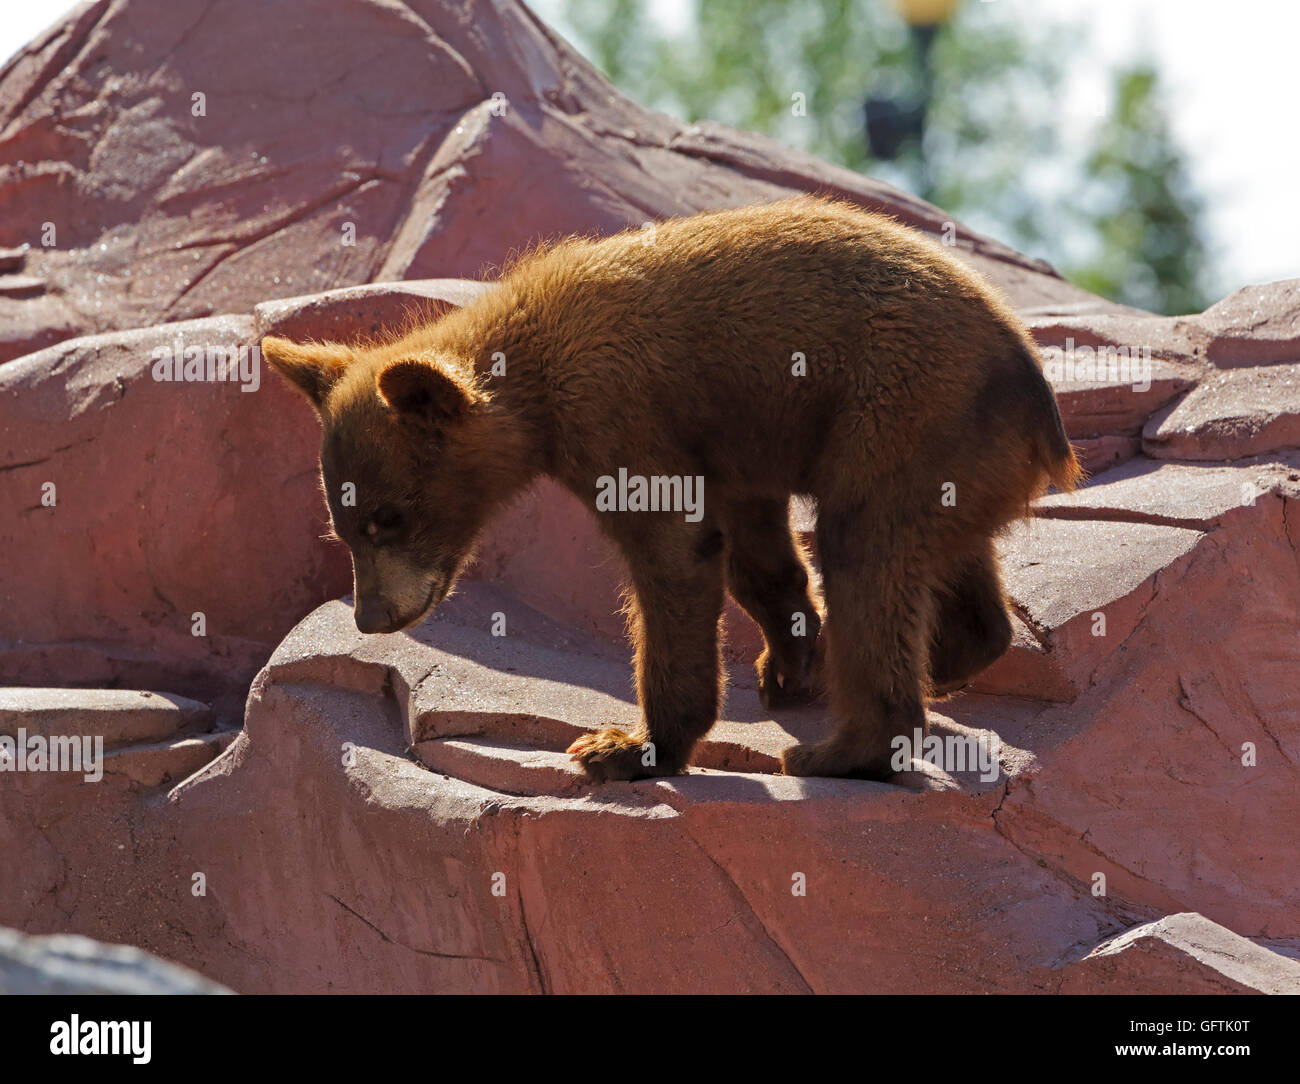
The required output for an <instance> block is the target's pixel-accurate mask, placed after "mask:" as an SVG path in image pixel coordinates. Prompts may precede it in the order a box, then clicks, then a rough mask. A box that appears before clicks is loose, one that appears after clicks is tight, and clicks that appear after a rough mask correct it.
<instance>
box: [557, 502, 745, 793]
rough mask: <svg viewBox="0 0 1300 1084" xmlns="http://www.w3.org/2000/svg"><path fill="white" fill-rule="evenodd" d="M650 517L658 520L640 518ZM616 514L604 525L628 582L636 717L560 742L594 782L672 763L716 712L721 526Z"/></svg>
mask: <svg viewBox="0 0 1300 1084" xmlns="http://www.w3.org/2000/svg"><path fill="white" fill-rule="evenodd" d="M652 518H653V519H654V520H656V521H657V522H654V523H647V522H646V521H647V520H651V519H652ZM620 520H621V521H622V522H620V524H619V526H620V527H622V528H624V529H621V530H614V531H613V532H612V533H613V534H614V536H615V538H616V540H617V541H618V542H619V543H620V546H621V547H622V549H623V552H624V554H625V555H626V557H627V561H628V567H629V570H630V572H631V576H632V586H633V589H634V591H635V598H634V600H633V603H632V614H631V621H630V623H629V624H630V627H631V631H632V641H633V646H634V648H635V651H636V689H637V698H638V700H639V701H640V704H641V714H642V722H641V725H640V726H639V727H638V728H637V729H636V730H635V731H634V732H633V733H631V734H629V733H627V732H625V731H623V730H620V729H618V728H616V727H608V728H606V729H604V730H598V731H594V732H592V733H590V734H584V735H583V736H582V737H581V738H579V739H578V740H577V741H575V742H574V743H573V744H572V745H570V746H569V750H568V751H569V752H570V753H571V754H572V755H573V757H574V759H575V760H577V761H578V763H579V764H581V765H582V768H583V771H584V772H586V774H587V776H588V778H590V779H591V780H593V781H594V782H605V781H607V780H614V779H644V778H646V777H648V776H654V775H675V774H676V773H678V772H680V771H681V770H682V769H683V768H685V767H686V765H687V764H688V763H689V762H690V759H691V752H692V750H694V748H695V743H696V742H697V741H699V740H700V738H702V737H703V736H704V735H705V734H706V733H707V732H708V730H709V728H710V727H711V726H713V724H714V722H715V721H716V720H717V718H718V705H719V702H720V700H721V695H722V674H723V670H722V661H721V658H720V656H719V645H718V622H719V621H720V620H721V617H722V603H723V596H724V587H723V574H722V537H721V534H720V533H719V532H718V531H717V530H716V529H712V528H708V527H705V526H704V525H703V524H696V525H693V524H684V523H682V522H681V520H680V519H679V520H678V521H677V522H676V523H675V524H674V523H672V522H665V521H664V520H663V519H662V518H661V515H660V514H658V513H642V514H640V516H639V517H638V515H637V514H634V513H625V514H623V515H622V516H620ZM629 521H630V522H629Z"/></svg>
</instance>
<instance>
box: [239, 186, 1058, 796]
mask: <svg viewBox="0 0 1300 1084" xmlns="http://www.w3.org/2000/svg"><path fill="white" fill-rule="evenodd" d="M646 240H647V235H646V234H644V233H642V232H629V233H624V234H619V235H618V236H615V237H610V238H607V239H605V240H600V241H596V240H588V239H577V238H575V239H570V240H568V241H564V242H561V243H559V244H557V245H555V246H552V247H549V248H545V249H542V250H540V251H536V252H533V253H530V254H529V255H527V256H525V257H524V258H522V259H521V260H520V261H519V262H518V263H516V264H515V265H514V266H513V267H512V268H511V269H510V270H509V272H508V273H507V275H506V277H505V278H504V280H503V281H502V282H501V284H500V286H499V287H498V288H497V289H494V290H492V291H490V292H488V293H487V294H485V295H484V296H483V297H481V298H479V299H478V300H476V301H475V302H473V303H472V304H470V305H469V306H467V307H466V308H464V309H461V310H459V311H456V312H452V313H450V314H448V315H446V316H444V317H442V318H441V319H439V320H436V321H434V322H432V323H429V324H427V325H425V326H421V327H418V328H416V329H414V330H411V331H409V332H407V333H405V334H402V335H401V336H400V337H393V338H391V339H390V340H388V341H384V342H379V343H373V344H369V345H366V346H361V347H345V346H340V345H337V344H323V345H310V344H309V345H295V344H292V343H288V342H286V341H284V340H282V339H273V338H268V339H266V340H265V341H264V342H263V350H264V352H265V355H266V357H267V359H268V360H269V361H270V363H271V364H272V365H273V366H274V367H275V368H276V369H277V370H278V371H280V372H281V373H282V374H284V375H285V376H286V377H287V378H288V379H289V380H291V381H293V382H294V383H295V384H296V385H297V386H299V387H300V388H301V389H302V390H303V391H304V392H305V393H306V394H307V395H308V396H309V397H310V398H311V399H312V401H313V402H314V403H315V404H316V406H317V409H318V411H319V412H320V414H321V418H322V423H323V429H324V434H323V444H322V456H321V458H322V468H323V474H324V478H325V483H326V493H327V497H328V499H329V501H330V507H331V513H332V515H333V519H334V524H335V529H336V530H337V532H338V533H339V535H340V536H341V537H342V538H343V539H344V540H345V541H346V542H347V543H348V544H349V546H350V547H351V548H352V551H353V557H354V562H355V564H356V570H357V622H358V626H359V627H361V628H362V629H363V630H368V631H378V630H385V631H391V630H392V629H395V628H399V627H405V626H406V625H409V624H412V623H414V622H415V621H418V620H420V619H421V618H422V617H423V616H424V614H425V613H427V612H428V610H429V609H430V608H431V607H432V606H433V605H436V603H437V602H438V601H439V600H440V599H441V598H442V597H444V596H445V594H446V592H447V591H448V590H449V589H450V587H451V585H452V583H453V582H454V580H455V577H456V575H457V574H458V573H459V571H460V569H461V567H462V566H463V563H464V561H465V559H466V557H467V555H468V553H469V552H470V549H471V547H472V544H473V541H474V538H475V536H476V535H477V533H478V531H479V529H480V528H481V527H482V525H483V524H484V522H485V521H486V519H487V518H488V516H489V515H490V514H491V513H492V512H493V511H494V510H495V509H496V508H498V507H499V506H500V505H501V504H502V502H504V501H505V500H506V499H507V498H509V497H510V496H511V495H512V494H514V493H515V492H517V491H518V490H520V489H521V488H522V487H523V486H525V485H526V484H528V483H529V482H530V481H531V480H532V479H533V478H535V477H536V476H537V475H538V474H539V473H544V474H548V475H550V476H552V477H554V478H556V479H558V480H559V481H560V482H561V483H563V484H564V485H566V486H567V487H568V488H569V489H571V490H572V491H573V492H574V493H576V494H577V495H578V496H579V497H580V498H582V499H583V500H584V501H586V502H587V503H588V505H589V506H591V507H593V508H594V507H595V497H596V485H597V482H596V480H597V478H598V477H600V476H602V475H612V474H616V473H617V471H618V468H620V467H623V468H626V469H627V471H628V472H629V473H630V474H636V475H644V476H662V475H670V476H690V477H694V476H701V477H703V479H704V502H703V517H702V519H701V520H700V521H699V522H697V523H691V522H687V521H686V520H685V518H684V516H683V515H682V513H681V512H645V511H626V512H600V513H599V514H598V518H599V521H600V523H601V525H602V527H603V528H604V530H605V531H607V532H608V534H609V535H610V537H611V538H612V539H613V540H614V541H615V542H616V543H617V544H618V546H619V547H620V548H621V550H622V552H623V554H624V555H625V557H626V559H627V564H628V568H629V571H630V578H631V586H632V588H633V592H634V605H633V612H632V621H631V625H632V639H633V643H634V646H635V652H636V680H637V692H638V695H639V697H640V702H641V705H642V711H643V722H642V725H641V727H640V728H639V729H638V730H637V732H636V733H634V734H625V733H623V732H622V731H619V730H616V729H612V728H611V729H607V730H604V731H600V732H599V733H595V734H591V735H588V736H586V737H584V738H582V739H579V740H578V741H577V742H575V743H574V744H573V746H572V747H571V749H570V752H571V753H572V754H573V755H574V756H575V758H577V759H578V760H579V761H580V762H581V764H582V765H583V767H584V768H585V769H586V771H587V773H588V775H589V776H590V777H592V778H593V779H597V780H600V779H629V778H636V777H638V776H644V775H654V774H665V773H670V772H676V771H679V770H681V769H682V768H683V767H685V765H686V764H687V763H688V761H689V759H690V756H691V751H692V749H693V747H694V745H695V743H696V742H697V741H698V740H699V739H700V738H701V737H702V736H703V735H704V734H705V732H706V731H707V730H708V729H709V727H710V726H712V724H713V722H714V721H715V719H716V717H717V712H718V706H719V700H720V696H721V691H722V675H723V671H722V666H721V664H720V661H719V650H718V622H719V618H720V615H721V612H722V606H723V600H724V592H725V591H726V590H728V589H729V590H730V592H731V594H732V595H733V596H734V597H735V598H736V600H737V601H738V602H739V603H740V605H741V606H743V607H744V608H745V610H746V611H747V612H748V613H749V614H750V615H751V616H752V617H753V618H754V619H755V621H756V622H757V623H758V624H759V626H760V627H761V628H762V630H763V635H764V638H765V641H766V648H765V650H764V652H763V656H762V658H761V659H760V660H759V666H758V669H759V681H760V690H761V692H762V695H763V697H764V699H765V701H766V702H768V703H770V704H779V703H782V702H785V701H788V700H794V699H800V698H802V697H804V696H807V695H810V694H811V693H812V692H814V691H815V690H816V687H817V683H818V674H819V671H821V670H824V672H825V679H826V682H827V684H828V685H829V690H830V696H831V707H832V711H833V714H834V716H835V719H836V723H837V729H836V731H835V734H834V736H833V737H831V738H830V739H828V740H827V741H825V742H822V743H818V744H815V745H801V746H795V747H794V748H792V749H790V750H787V752H786V754H785V758H784V763H785V770H786V771H787V772H790V773H792V774H799V775H861V776H866V777H871V778H884V777H885V776H887V775H889V774H890V769H889V757H890V739H891V737H892V736H893V735H895V734H899V733H907V734H910V733H911V731H912V730H913V729H914V728H917V727H920V728H922V729H923V728H924V726H925V712H924V707H923V704H924V698H925V696H927V695H933V694H934V693H936V692H938V693H942V692H944V691H947V690H949V689H952V688H955V687H957V686H960V685H961V684H962V683H964V682H965V681H967V680H969V678H970V677H972V676H973V675H974V674H975V673H977V672H978V671H979V670H980V669H982V668H983V667H985V666H987V665H988V664H989V663H990V662H992V661H993V660H994V659H995V658H997V656H998V655H1000V654H1001V653H1002V651H1003V650H1005V648H1006V646H1007V643H1008V642H1009V639H1010V624H1009V622H1008V619H1007V615H1006V609H1005V605H1004V603H1003V600H1002V595H1001V589H1000V586H999V579H998V570H997V564H996V560H995V558H994V556H993V551H992V546H991V541H990V540H991V538H992V537H993V536H994V535H995V534H996V533H997V532H998V531H999V530H1000V529H1002V528H1003V527H1004V526H1006V525H1007V524H1008V523H1010V522H1012V521H1013V520H1015V519H1017V518H1019V517H1020V516H1022V515H1024V513H1025V511H1026V509H1027V507H1028V502H1029V501H1030V500H1031V499H1032V497H1033V496H1034V495H1035V494H1037V493H1039V492H1041V491H1042V489H1043V488H1045V487H1046V485H1047V484H1048V483H1049V482H1052V483H1055V484H1056V485H1058V486H1060V487H1062V488H1069V487H1072V486H1073V485H1074V483H1075V481H1076V480H1077V479H1078V477H1079V476H1080V471H1079V466H1078V464H1077V462H1076V461H1075V458H1074V455H1073V453H1072V452H1071V449H1070V446H1069V442H1068V441H1067V440H1066V437H1065V433H1064V431H1063V429H1062V426H1061V420H1060V416H1059V414H1058V412H1057V408H1056V403H1055V400H1054V399H1053V397H1052V393H1051V390H1050V388H1049V387H1048V385H1047V382H1046V380H1045V379H1044V377H1043V375H1042V372H1041V369H1040V367H1039V364H1038V361H1037V352H1036V350H1035V347H1034V344H1033V342H1032V340H1031V339H1030V338H1029V336H1028V333H1027V332H1026V330H1025V329H1024V327H1023V326H1022V325H1021V323H1020V322H1019V321H1018V320H1017V319H1016V317H1015V316H1014V315H1013V314H1012V312H1011V311H1010V309H1009V308H1008V307H1007V306H1006V304H1005V303H1004V302H1003V301H1002V300H1001V299H1000V298H999V297H998V296H997V294H995V293H994V291H993V290H992V289H991V288H990V287H989V286H988V285H986V284H985V283H984V282H983V281H982V280H981V279H980V278H979V277H977V276H976V275H975V274H974V273H972V272H971V271H969V270H968V269H966V268H965V267H964V266H963V265H962V264H961V263H959V262H958V261H957V260H956V259H954V258H952V257H951V256H949V255H948V254H947V253H945V252H944V251H943V250H942V249H941V248H939V247H938V246H936V245H934V244H932V243H930V242H929V241H927V240H926V239H924V238H922V237H921V236H919V235H917V234H915V233H913V232H911V231H909V230H907V229H905V228H903V227H901V226H898V225H897V224H895V223H894V222H892V221H890V220H888V219H885V218H882V217H879V216H875V215H870V214H866V213H863V212H862V211H859V210H857V209H855V208H853V207H851V206H848V205H845V204H841V203H831V202H826V201H823V200H818V199H814V198H808V197H803V198H798V199H793V200H786V201H783V202H780V203H775V204H770V205H767V206H762V207H749V208H744V209H741V210H733V211H723V212H720V213H716V214H705V215H698V216H695V217H693V218H686V219H677V220H672V221H668V222H664V223H661V224H659V225H658V226H657V227H656V231H655V235H654V237H653V243H650V244H647V243H646ZM498 352H500V354H504V356H505V360H506V374H505V376H504V377H502V376H494V375H492V372H491V370H492V365H493V360H494V355H495V356H497V357H498V358H499V356H500V355H499V354H498ZM796 354H802V355H803V356H804V357H805V358H806V365H807V373H806V375H802V376H796V375H794V371H793V365H794V362H793V360H792V359H793V357H794V355H796ZM344 481H351V482H353V483H355V485H356V487H357V507H355V508H348V507H345V506H343V505H342V504H341V503H340V501H339V496H338V493H337V492H336V490H337V489H338V488H339V486H340V485H341V484H342V482H344ZM946 483H952V484H953V485H954V486H955V487H956V489H955V494H956V503H955V505H953V506H951V507H948V506H945V505H944V503H943V501H942V497H943V492H944V488H943V487H944V486H945V484H946ZM794 493H798V494H807V495H810V496H812V497H813V498H815V499H816V501H817V506H818V523H817V534H816V539H817V549H818V556H819V561H820V565H821V572H822V587H823V591H824V595H825V612H824V614H821V615H819V607H818V600H815V599H814V598H813V596H812V593H811V591H810V580H809V573H808V565H807V560H806V558H805V556H804V554H803V553H802V552H801V551H800V549H799V547H798V546H797V545H796V543H795V541H794V539H793V538H792V537H791V533H790V528H789V524H788V520H787V511H786V510H787V505H788V499H789V497H790V495H791V494H794ZM796 613H802V614H804V615H806V623H807V627H806V629H805V635H804V636H802V637H799V636H796V635H794V633H793V631H792V622H793V615H795V614H796ZM823 617H824V620H825V622H826V634H825V636H824V637H821V638H819V636H818V632H819V629H820V627H821V621H822V619H823ZM823 641H824V642H823ZM823 653H824V655H825V660H824V665H822V662H821V655H822V654H823ZM651 746H652V748H653V757H651V756H650V755H649V752H650V747H651Z"/></svg>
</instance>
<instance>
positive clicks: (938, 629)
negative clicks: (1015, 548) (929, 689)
mask: <svg viewBox="0 0 1300 1084" xmlns="http://www.w3.org/2000/svg"><path fill="white" fill-rule="evenodd" d="M1010 646H1011V620H1010V618H1008V617H1007V609H1006V603H1005V602H1004V601H1003V598H1002V582H1001V579H1000V577H999V575H998V566H997V557H996V556H995V555H994V552H993V545H992V542H986V543H985V544H984V546H983V547H982V548H981V550H980V552H979V553H977V554H976V555H975V556H973V557H970V558H968V559H967V560H965V561H963V562H961V563H959V564H958V565H957V566H955V568H954V570H953V572H952V573H951V574H950V575H949V576H948V577H947V578H946V581H945V583H944V585H943V586H942V587H940V588H939V589H938V590H937V591H936V592H935V616H934V628H933V631H932V632H931V635H930V682H931V685H932V686H933V695H935V696H948V695H950V694H951V693H954V692H956V691H957V690H958V689H961V688H962V687H964V686H965V685H966V684H967V683H968V682H969V681H970V680H971V678H973V677H975V675H976V674H978V673H979V672H980V671H981V670H984V669H985V668H986V667H988V666H990V665H992V664H993V663H994V662H996V661H997V660H998V659H999V658H1000V657H1001V656H1002V654H1003V652H1005V651H1006V650H1007V648H1008V647H1010Z"/></svg>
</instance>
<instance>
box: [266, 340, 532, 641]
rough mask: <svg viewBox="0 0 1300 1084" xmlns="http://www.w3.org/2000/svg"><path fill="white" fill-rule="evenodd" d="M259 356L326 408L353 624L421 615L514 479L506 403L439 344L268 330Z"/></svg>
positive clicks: (385, 626) (324, 445)
mask: <svg viewBox="0 0 1300 1084" xmlns="http://www.w3.org/2000/svg"><path fill="white" fill-rule="evenodd" d="M262 355H263V357H265V358H266V360H267V362H268V363H269V364H270V366H271V367H272V368H273V369H275V371H276V372H278V373H279V374H280V375H281V376H283V377H284V378H285V379H286V380H287V381H288V382H289V383H290V384H291V385H292V386H293V387H295V388H297V389H298V390H299V391H301V392H302V393H303V394H304V395H305V396H306V397H307V398H308V399H309V400H310V401H311V403H312V405H313V406H314V407H315V408H316V412H317V414H318V415H319V416H320V420H321V453H320V466H321V484H322V488H323V489H324V492H325V499H326V502H327V504H328V505H329V512H330V520H331V523H332V526H333V530H334V534H335V535H336V536H337V537H338V538H339V539H340V540H342V541H343V542H344V543H346V544H347V546H348V548H349V549H350V550H351V551H352V570H353V585H354V599H355V617H356V622H357V628H358V629H360V630H361V631H362V632H376V633H377V632H396V631H398V630H399V629H405V628H410V627H411V626H412V625H416V624H418V623H419V622H420V621H422V620H423V619H424V618H425V617H426V616H427V615H428V614H429V612H430V611H431V610H432V609H433V608H434V607H435V606H437V605H438V603H440V602H441V601H442V600H443V599H444V598H446V597H447V595H448V593H449V592H450V591H451V589H452V587H453V586H454V585H455V582H456V579H457V577H458V576H459V575H460V573H461V571H462V570H463V568H464V567H465V564H466V563H467V562H468V560H469V558H470V556H471V554H472V552H473V548H474V542H475V540H476V539H477V537H478V534H479V531H480V530H481V529H482V527H483V524H484V523H485V521H486V520H487V518H488V516H489V514H490V513H491V511H492V509H493V507H494V506H495V505H496V504H497V503H499V501H500V500H501V499H502V497H503V496H504V495H505V493H504V490H505V489H507V488H512V487H508V486H506V485H504V477H505V475H504V473H503V465H502V464H501V459H500V457H501V455H502V453H503V452H505V451H507V449H506V448H505V447H504V446H505V445H508V443H509V441H508V439H505V438H504V437H503V434H502V431H501V430H502V426H501V424H500V418H499V417H498V413H499V412H497V411H495V410H494V409H493V406H492V403H491V401H490V399H489V397H488V396H487V395H485V394H484V393H483V392H482V391H481V390H480V389H479V388H478V387H477V386H476V384H475V382H474V380H473V378H472V375H471V373H470V370H469V369H468V367H467V366H462V365H458V364H456V363H455V361H454V360H452V359H449V358H445V357H441V356H439V355H438V354H437V352H435V351H429V350H426V351H424V352H422V353H420V354H418V355H416V356H404V355H403V353H402V351H401V349H400V347H399V348H398V349H397V350H395V349H394V347H393V345H392V344H389V345H387V346H384V347H377V348H375V349H366V348H362V347H352V346H345V345H342V344H339V343H293V342H290V341H289V340H287V339H281V338H276V337H273V336H268V337H267V338H265V339H263V340H262ZM508 472H509V471H508V468H505V473H508Z"/></svg>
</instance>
